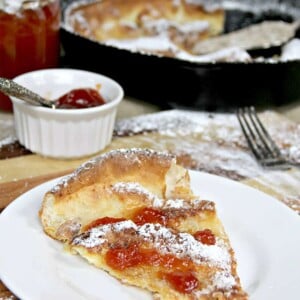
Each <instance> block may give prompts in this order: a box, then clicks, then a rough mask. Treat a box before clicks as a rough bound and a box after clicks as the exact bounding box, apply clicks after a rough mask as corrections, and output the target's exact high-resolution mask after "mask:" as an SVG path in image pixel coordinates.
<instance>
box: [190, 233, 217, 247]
mask: <svg viewBox="0 0 300 300" xmlns="http://www.w3.org/2000/svg"><path fill="white" fill-rule="evenodd" d="M194 237H195V239H196V240H198V241H199V242H201V243H202V244H206V245H214V244H215V243H216V237H215V235H214V234H213V233H212V231H211V230H209V229H204V230H200V231H197V232H195V233H194Z"/></svg>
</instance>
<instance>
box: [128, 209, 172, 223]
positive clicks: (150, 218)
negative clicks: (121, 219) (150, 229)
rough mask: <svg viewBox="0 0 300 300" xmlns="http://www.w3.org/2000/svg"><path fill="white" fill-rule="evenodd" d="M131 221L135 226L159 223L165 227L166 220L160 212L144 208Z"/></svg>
mask: <svg viewBox="0 0 300 300" xmlns="http://www.w3.org/2000/svg"><path fill="white" fill-rule="evenodd" d="M132 221H133V222H134V223H135V224H137V225H143V224H146V223H159V224H161V225H166V223H167V218H166V216H165V214H164V213H163V212H161V211H160V210H157V209H153V208H149V207H146V208H142V209H141V210H140V211H138V212H137V213H136V215H135V216H134V217H133V219H132Z"/></svg>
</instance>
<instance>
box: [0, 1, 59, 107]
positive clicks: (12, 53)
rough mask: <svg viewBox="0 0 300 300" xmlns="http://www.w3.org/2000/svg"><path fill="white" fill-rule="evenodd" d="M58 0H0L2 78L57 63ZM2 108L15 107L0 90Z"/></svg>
mask: <svg viewBox="0 0 300 300" xmlns="http://www.w3.org/2000/svg"><path fill="white" fill-rule="evenodd" d="M60 17H61V11H60V1H59V0H0V77H6V78H10V79H12V78H14V77H15V76H17V75H20V74H22V73H25V72H29V71H33V70H37V69H44V68H51V67H57V66H58V60H59V50H60V49H59V48H60V46H59V45H60V44H59V29H60ZM0 109H3V110H12V103H11V101H10V99H9V98H8V97H7V96H5V95H4V94H3V93H1V92H0Z"/></svg>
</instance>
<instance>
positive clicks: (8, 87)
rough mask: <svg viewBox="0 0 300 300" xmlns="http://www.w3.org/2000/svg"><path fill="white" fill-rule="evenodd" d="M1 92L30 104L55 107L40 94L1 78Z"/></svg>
mask: <svg viewBox="0 0 300 300" xmlns="http://www.w3.org/2000/svg"><path fill="white" fill-rule="evenodd" d="M0 91H1V92H3V93H4V94H6V95H8V96H13V97H16V98H19V99H22V100H24V101H26V102H29V103H30V104H34V105H43V106H47V107H54V106H55V105H54V103H53V102H51V101H49V100H46V99H44V98H42V97H41V96H39V95H38V94H36V93H34V92H32V91H30V90H28V89H26V88H25V87H23V86H21V85H19V84H17V83H16V82H14V81H13V80H10V79H7V78H2V77H0Z"/></svg>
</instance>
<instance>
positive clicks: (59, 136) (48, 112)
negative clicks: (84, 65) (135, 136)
mask: <svg viewBox="0 0 300 300" xmlns="http://www.w3.org/2000/svg"><path fill="white" fill-rule="evenodd" d="M14 81H16V82H17V83H19V84H21V85H23V86H25V87H27V88H29V89H31V90H32V91H34V92H36V93H37V94H39V95H41V96H43V97H45V98H48V99H57V98H58V97H59V96H62V95H63V94H65V93H67V92H69V91H70V90H73V89H77V88H97V87H99V85H101V88H100V90H99V91H100V93H101V95H102V96H103V98H104V99H106V103H105V104H104V105H101V106H96V107H91V108H84V109H51V108H47V107H41V106H35V105H30V104H28V103H26V102H24V101H22V100H19V99H17V98H14V97H11V99H12V102H13V109H14V120H15V128H16V134H17V137H18V139H19V141H20V143H21V144H22V145H24V146H25V147H26V148H27V149H29V150H31V151H32V152H34V153H38V154H41V155H43V156H47V157H54V158H61V159H72V158H80V157H84V156H88V155H92V154H95V153H97V152H99V151H100V150H102V149H103V148H104V147H105V146H107V145H108V144H109V143H110V142H111V139H112V133H113V128H114V123H115V117H116V112H117V108H118V105H119V103H120V102H121V100H122V99H123V96H124V91H123V89H122V87H121V86H120V85H119V84H118V83H117V82H115V81H114V80H112V79H110V78H108V77H106V76H103V75H100V74H97V73H93V72H88V71H83V70H75V69H44V70H38V71H33V72H29V73H25V74H22V75H20V76H17V77H16V78H14Z"/></svg>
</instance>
